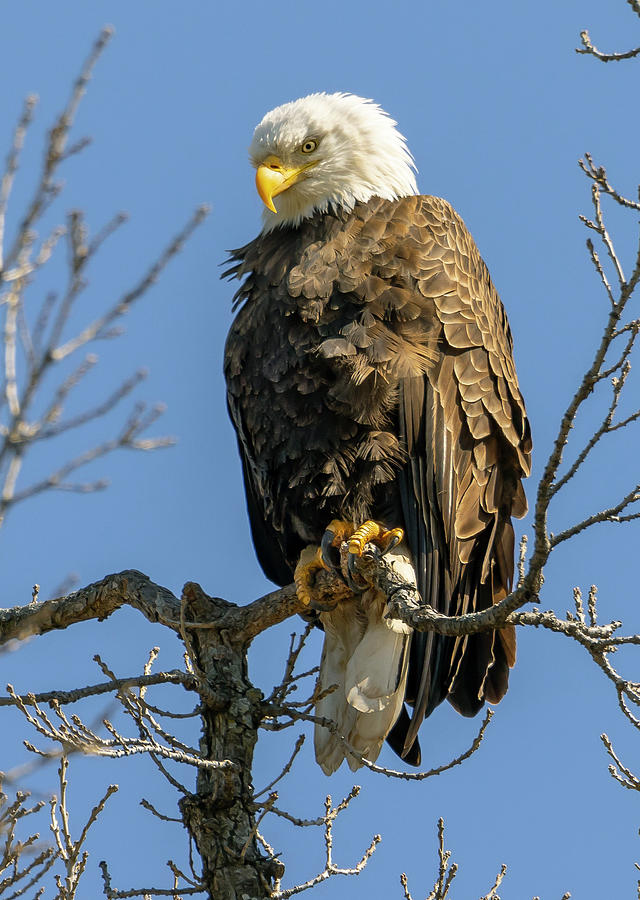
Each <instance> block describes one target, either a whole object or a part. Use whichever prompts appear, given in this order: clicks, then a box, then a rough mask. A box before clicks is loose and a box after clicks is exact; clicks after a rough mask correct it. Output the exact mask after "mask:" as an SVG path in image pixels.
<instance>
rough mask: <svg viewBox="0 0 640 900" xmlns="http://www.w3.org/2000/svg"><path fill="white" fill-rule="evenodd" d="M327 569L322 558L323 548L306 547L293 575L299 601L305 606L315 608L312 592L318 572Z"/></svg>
mask: <svg viewBox="0 0 640 900" xmlns="http://www.w3.org/2000/svg"><path fill="white" fill-rule="evenodd" d="M326 568H327V566H326V565H325V563H324V560H323V558H322V550H321V548H320V547H313V546H310V547H305V549H304V550H303V551H302V553H301V554H300V559H299V560H298V565H297V566H296V568H295V572H294V573H293V581H294V583H295V586H296V593H297V594H298V599H299V600H301V601H302V603H304V605H305V606H314V603H313V598H312V592H313V583H314V581H315V576H316V572H319V571H320V570H321V569H326Z"/></svg>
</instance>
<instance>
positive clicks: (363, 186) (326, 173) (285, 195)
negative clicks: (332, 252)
mask: <svg viewBox="0 0 640 900" xmlns="http://www.w3.org/2000/svg"><path fill="white" fill-rule="evenodd" d="M249 155H250V158H251V163H252V165H253V166H254V167H255V168H256V170H257V171H256V186H257V188H258V193H259V194H260V196H261V198H262V200H263V201H264V204H265V206H266V207H267V209H266V210H265V211H264V216H263V218H264V229H263V230H264V231H271V230H272V229H273V228H276V227H277V226H278V225H298V224H299V223H300V222H301V221H302V220H303V219H306V218H308V217H309V216H311V215H313V213H315V212H318V211H319V212H326V211H327V210H328V209H329V208H335V209H337V208H344V209H346V210H351V209H353V206H354V204H355V203H356V202H357V201H358V200H361V201H365V202H366V201H367V200H369V199H370V198H371V197H382V198H384V199H385V200H396V199H397V198H398V197H406V196H407V195H409V194H417V193H418V188H417V185H416V179H415V174H414V172H415V169H416V166H415V163H414V161H413V157H412V156H411V153H410V152H409V150H408V148H407V144H406V141H405V139H404V137H403V136H402V135H401V134H400V132H399V131H398V130H397V128H396V122H394V120H393V119H392V118H391V117H390V116H389V115H387V113H386V112H385V111H384V110H383V109H381V108H380V107H379V106H378V105H377V104H376V103H374V102H373V101H372V100H365V99H363V98H362V97H356V96H355V95H354V94H310V95H309V96H308V97H302V98H301V99H300V100H294V101H293V102H292V103H285V104H283V106H278V107H276V109H272V110H271V112H269V113H267V115H266V116H265V117H264V119H263V120H262V121H261V122H260V124H259V125H258V126H257V128H256V130H255V132H254V134H253V140H252V141H251V146H250V147H249Z"/></svg>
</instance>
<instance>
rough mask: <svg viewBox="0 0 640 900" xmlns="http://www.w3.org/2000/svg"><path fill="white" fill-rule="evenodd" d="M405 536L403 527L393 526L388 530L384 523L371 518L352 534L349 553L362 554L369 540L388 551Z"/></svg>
mask: <svg viewBox="0 0 640 900" xmlns="http://www.w3.org/2000/svg"><path fill="white" fill-rule="evenodd" d="M403 538H404V531H403V530H402V528H392V529H391V531H387V530H386V528H385V527H384V525H380V524H379V523H378V522H372V521H371V520H369V521H368V522H364V523H363V524H362V525H361V526H360V527H359V528H357V529H356V531H354V533H353V534H352V535H351V538H350V540H349V544H348V546H349V553H352V554H353V555H354V556H362V554H363V553H364V548H365V546H366V545H367V544H368V543H369V542H373V543H375V544H377V545H378V547H380V549H381V550H382V552H383V553H386V552H387V550H390V549H391V547H395V546H396V544H399V543H400V541H401V540H402V539H403Z"/></svg>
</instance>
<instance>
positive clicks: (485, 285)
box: [225, 93, 531, 773]
mask: <svg viewBox="0 0 640 900" xmlns="http://www.w3.org/2000/svg"><path fill="white" fill-rule="evenodd" d="M249 153H250V158H251V161H252V164H253V166H254V167H255V169H256V185H257V189H258V193H259V194H260V197H261V198H262V200H263V201H264V205H265V207H266V208H265V210H264V213H263V216H264V218H263V227H262V231H261V232H260V234H259V235H258V237H256V238H255V240H253V241H252V242H251V243H249V244H247V245H246V246H245V247H242V248H241V249H239V250H235V251H233V252H232V255H231V261H232V262H233V266H232V268H231V269H230V270H229V271H228V272H227V273H225V274H227V275H229V274H230V275H233V276H235V277H236V278H238V279H241V280H242V285H241V287H240V288H239V289H238V291H237V293H236V295H235V298H234V299H235V302H236V307H237V308H238V312H237V316H236V318H235V321H234V322H233V325H232V327H231V330H230V333H229V337H228V340H227V345H226V353H225V375H226V380H227V389H228V404H229V410H230V415H231V418H232V421H233V424H234V426H235V429H236V431H237V436H238V444H239V448H240V454H241V457H242V466H243V473H244V481H245V488H246V495H247V504H248V509H249V516H250V520H251V528H252V534H253V540H254V544H255V548H256V552H257V555H258V559H259V561H260V563H261V565H262V568H263V569H264V572H265V574H266V575H267V577H268V578H270V579H271V580H272V581H274V582H275V583H276V584H279V585H284V584H288V583H290V582H291V580H292V578H293V577H294V575H295V578H296V583H297V584H298V588H299V594H300V596H301V599H304V600H305V602H307V603H308V604H309V606H310V607H311V608H314V607H316V608H317V612H316V614H317V616H318V618H319V623H320V624H321V627H323V628H324V631H325V646H324V650H323V656H322V663H321V671H320V688H321V691H323V692H324V691H326V690H327V689H328V688H329V687H330V686H331V685H334V684H335V685H338V687H337V689H334V690H333V691H329V692H328V693H326V696H324V697H322V699H320V701H319V703H318V705H317V714H318V715H319V716H322V717H325V718H327V719H330V720H331V721H333V722H334V723H335V725H334V727H333V728H331V729H327V728H326V727H323V726H317V728H316V739H315V744H316V756H317V759H318V762H319V763H320V765H321V766H322V767H323V769H324V770H325V771H326V772H328V773H329V772H331V771H333V770H334V769H336V768H337V767H338V766H339V765H340V763H341V761H342V759H343V758H346V759H347V761H348V763H349V764H350V765H351V766H352V768H356V767H357V766H358V765H359V764H360V761H359V759H358V757H357V756H354V755H352V754H351V752H350V750H355V751H356V752H357V753H360V754H361V755H362V756H364V757H365V758H367V759H370V760H375V758H376V757H377V755H378V752H379V750H380V747H381V746H382V743H383V742H384V740H385V739H387V740H388V742H389V743H390V745H391V746H392V747H393V749H394V750H396V752H397V753H399V754H400V755H401V756H402V757H403V758H405V759H406V761H407V762H409V763H412V764H415V765H417V764H418V763H419V761H420V750H419V746H418V743H417V740H416V735H417V732H418V728H419V726H420V724H421V722H422V721H423V719H424V718H425V717H426V716H428V715H429V714H430V713H431V712H432V711H433V709H434V708H435V707H436V706H437V705H438V704H439V703H440V702H441V701H442V700H444V699H447V700H449V701H450V703H452V704H453V706H454V707H455V708H456V709H457V710H458V711H459V712H460V713H462V715H465V716H472V715H475V714H476V713H477V712H478V711H479V710H480V709H481V707H482V706H483V704H484V702H485V700H488V701H490V702H492V703H497V702H498V701H499V700H500V699H501V698H502V696H503V695H504V693H505V691H506V690H507V684H508V673H509V667H510V666H512V665H513V664H514V662H515V634H514V631H513V629H512V628H505V629H502V630H500V631H495V632H486V633H483V634H477V635H473V636H469V637H461V638H452V637H445V636H441V635H436V634H427V633H412V630H411V629H410V628H408V627H407V626H405V625H403V624H402V623H400V622H398V621H394V620H393V619H391V618H388V617H385V598H384V597H381V596H379V595H376V592H375V591H374V590H367V591H365V592H364V593H360V594H359V593H357V592H354V593H352V594H350V595H349V598H348V599H346V600H345V601H344V602H339V603H337V604H336V605H334V607H333V608H331V609H327V608H323V607H322V606H318V604H316V603H315V601H314V598H313V577H314V571H315V570H316V569H317V568H319V567H320V566H322V565H328V566H330V565H336V556H337V549H336V548H337V547H338V546H339V545H340V544H341V542H342V541H343V540H348V541H349V550H350V552H351V553H354V554H358V553H361V552H362V548H363V546H364V545H365V544H366V542H367V541H368V540H373V541H374V542H377V543H378V545H379V546H380V547H381V549H382V550H383V551H388V552H389V553H390V554H391V555H392V559H393V565H394V566H396V567H398V568H399V569H400V570H401V573H402V574H403V576H404V577H405V578H406V579H408V580H412V579H415V583H416V584H417V587H418V590H419V592H420V596H421V597H422V599H423V601H424V602H425V603H428V604H430V605H431V606H432V607H434V608H435V609H437V610H439V611H441V612H443V613H446V614H448V615H459V614H462V613H466V612H472V611H475V610H482V609H486V608H487V607H489V606H491V604H492V603H496V602H497V601H499V600H500V599H502V598H503V597H505V596H506V595H507V593H508V592H509V591H510V590H511V585H512V580H513V568H514V535H513V528H512V524H511V517H512V516H516V517H521V516H523V515H524V514H525V512H526V509H527V504H526V499H525V496H524V492H523V489H522V484H521V479H522V478H523V477H524V476H526V475H528V474H529V470H530V455H531V437H530V431H529V424H528V421H527V417H526V412H525V407H524V402H523V399H522V396H521V394H520V390H519V387H518V379H517V376H516V371H515V367H514V363H513V357H512V338H511V332H510V329H509V325H508V322H507V318H506V314H505V311H504V309H503V306H502V303H501V302H500V299H499V297H498V294H497V293H496V290H495V288H494V286H493V284H492V282H491V279H490V277H489V272H488V271H487V268H486V266H485V264H484V262H483V260H482V258H481V257H480V254H479V252H478V249H477V248H476V245H475V243H474V241H473V239H472V237H471V235H470V234H469V232H468V231H467V229H466V227H465V225H464V223H463V222H462V220H461V219H460V217H459V216H458V215H457V214H456V212H455V211H454V210H453V209H452V207H451V206H450V205H449V204H448V203H447V202H446V201H445V200H441V199H439V198H437V197H430V196H421V195H419V194H418V189H417V185H416V180H415V175H414V171H415V165H414V162H413V158H412V156H411V154H410V152H409V150H408V149H407V146H406V143H405V140H404V138H403V136H402V135H401V134H400V133H399V132H398V130H397V129H396V123H395V122H394V121H393V120H392V119H391V118H390V117H389V116H388V115H387V114H386V113H385V112H384V111H383V110H382V109H381V108H380V107H379V106H378V105H376V104H375V103H373V102H372V101H371V100H364V99H362V98H361V97H357V96H354V95H352V94H343V93H340V94H324V93H320V94H312V95H310V96H308V97H303V98H302V99H300V100H296V101H294V102H292V103H286V104H284V105H283V106H279V107H277V108H276V109H274V110H272V111H271V112H269V113H268V114H267V115H266V116H265V117H264V118H263V120H262V121H261V122H260V124H259V125H258V126H257V128H256V129H255V132H254V135H253V140H252V142H251V146H250V149H249ZM320 545H322V550H321V551H319V552H318V551H317V548H318V547H319V546H320ZM308 547H311V548H312V549H311V550H309V549H307V548H308ZM352 586H353V585H352Z"/></svg>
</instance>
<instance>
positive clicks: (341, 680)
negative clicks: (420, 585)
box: [314, 552, 415, 775]
mask: <svg viewBox="0 0 640 900" xmlns="http://www.w3.org/2000/svg"><path fill="white" fill-rule="evenodd" d="M390 555H392V557H393V559H392V565H393V566H394V568H397V569H398V570H400V571H401V573H402V575H403V577H404V578H406V579H407V581H410V582H413V583H414V584H415V575H414V572H413V568H412V566H411V564H410V563H409V561H408V559H407V558H406V557H405V556H404V555H402V554H400V553H397V552H396V553H394V554H390ZM386 605H387V604H386V597H385V596H384V594H381V593H380V592H378V591H375V590H373V589H371V590H368V591H365V592H364V593H363V594H360V595H353V598H351V599H349V600H346V601H343V602H342V603H339V604H338V606H337V607H336V608H335V609H334V610H332V611H331V612H326V613H322V614H321V615H320V619H321V621H322V624H323V626H324V630H325V639H324V647H323V650H322V660H321V662H320V674H319V676H318V679H319V686H320V691H324V690H327V689H328V688H329V687H331V686H332V685H336V689H335V690H333V691H332V692H331V693H329V694H327V696H326V697H323V698H322V699H321V700H319V701H318V703H317V704H316V715H317V716H319V717H322V718H325V719H328V720H330V721H331V722H332V723H333V724H334V726H335V732H336V733H334V731H332V730H330V729H329V728H327V727H325V726H323V725H316V728H315V737H314V744H315V751H316V759H317V761H318V763H319V765H320V766H321V767H322V769H323V771H324V772H325V773H326V774H327V775H330V774H331V773H332V772H335V770H336V769H337V768H338V767H339V766H340V764H341V762H342V760H343V759H346V760H347V763H348V764H349V766H350V768H351V769H353V770H355V769H358V768H360V766H361V765H362V763H361V762H360V761H359V760H358V759H357V758H354V757H353V756H352V755H351V754H350V753H349V748H352V749H353V750H355V751H356V752H358V753H360V754H362V756H364V757H365V758H366V759H368V760H370V761H371V762H374V761H375V760H376V759H377V757H378V754H379V753H380V749H381V747H382V744H383V743H384V740H385V738H386V736H387V735H388V734H389V732H390V731H391V729H392V727H393V725H394V723H395V721H396V719H397V718H398V716H399V715H400V711H401V709H402V703H403V699H404V691H405V684H406V678H407V667H408V663H409V652H408V650H409V637H410V635H411V629H410V628H408V627H407V626H406V625H404V624H403V623H402V622H399V621H398V620H395V619H385V618H384V615H385V612H386Z"/></svg>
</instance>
